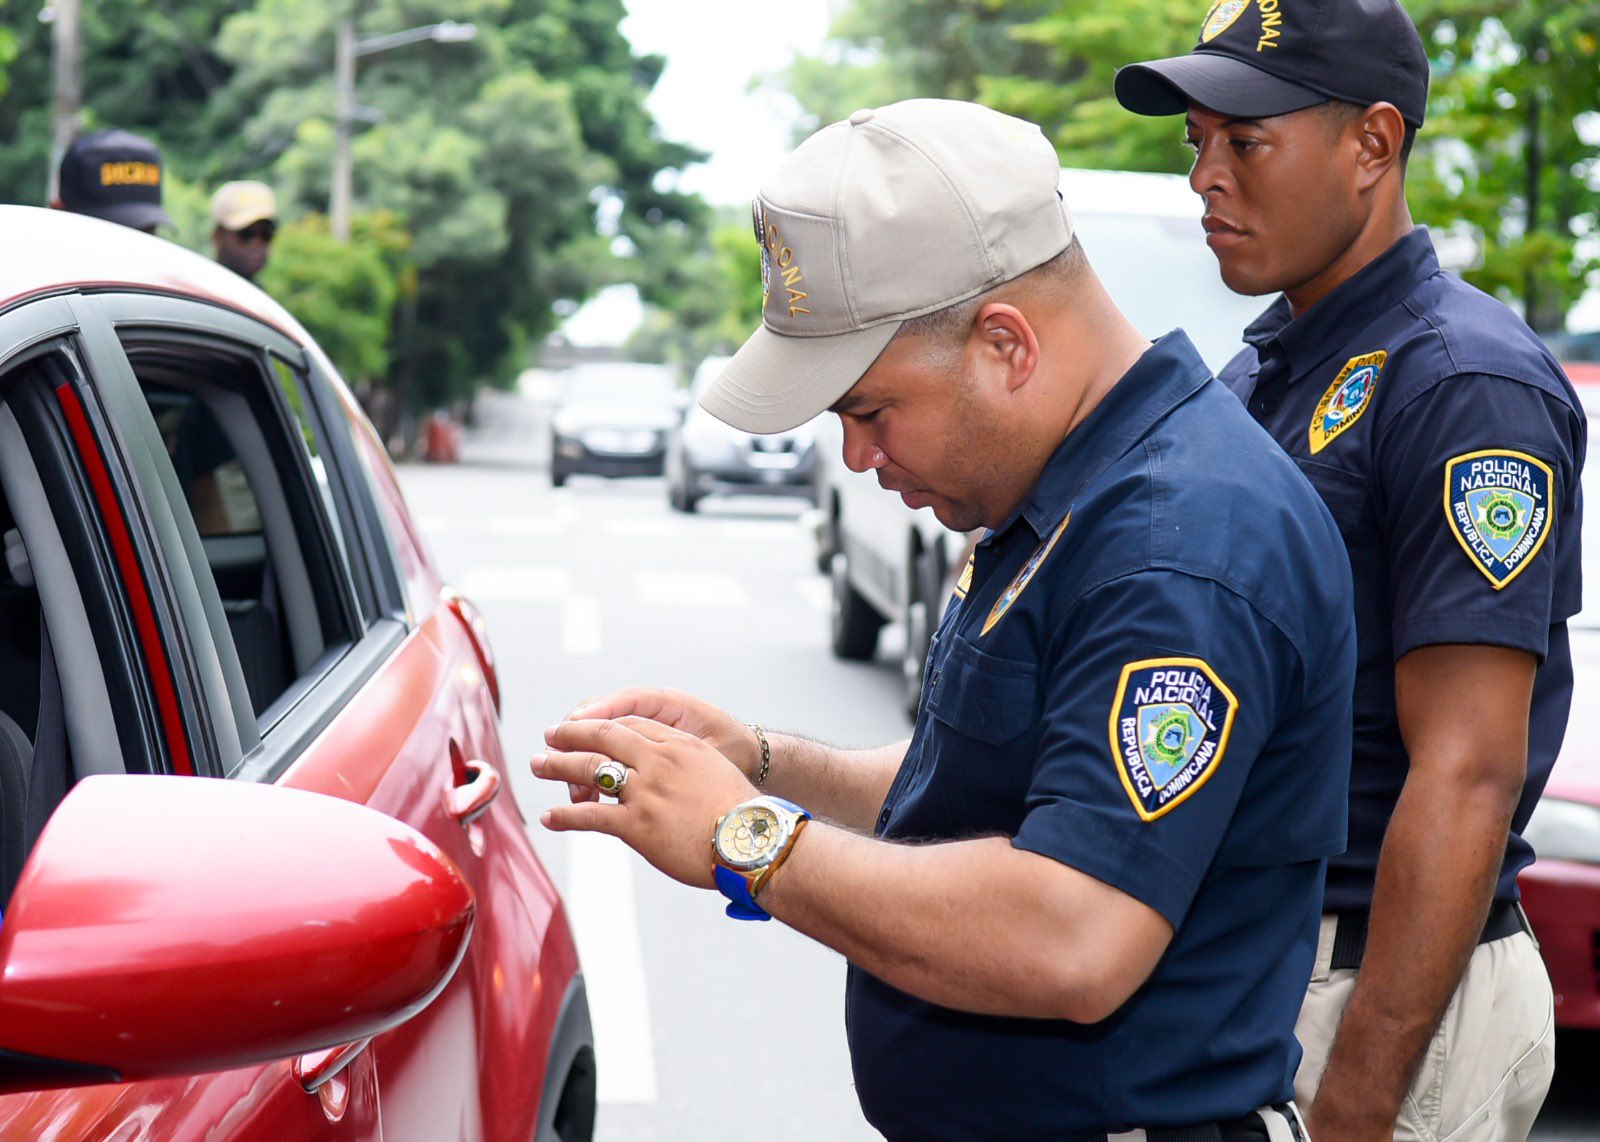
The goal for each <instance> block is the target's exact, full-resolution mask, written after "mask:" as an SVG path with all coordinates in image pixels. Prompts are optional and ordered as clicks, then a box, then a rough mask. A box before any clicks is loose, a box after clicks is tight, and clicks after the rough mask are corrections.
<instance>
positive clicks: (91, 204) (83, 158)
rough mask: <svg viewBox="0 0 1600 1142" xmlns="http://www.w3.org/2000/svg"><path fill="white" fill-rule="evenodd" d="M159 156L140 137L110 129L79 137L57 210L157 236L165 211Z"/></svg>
mask: <svg viewBox="0 0 1600 1142" xmlns="http://www.w3.org/2000/svg"><path fill="white" fill-rule="evenodd" d="M161 179H162V168H161V152H160V151H159V150H157V149H156V145H155V144H154V143H152V142H151V141H150V140H149V139H146V138H144V137H143V136H142V135H135V134H133V133H132V132H131V131H124V130H121V129H120V128H117V127H111V128H108V129H106V130H104V131H91V132H89V133H88V134H86V135H79V136H78V137H77V138H76V139H74V140H73V141H72V145H71V146H69V147H68V148H67V153H66V154H65V155H63V156H62V157H61V170H60V172H59V178H58V180H57V181H58V184H59V190H58V191H57V198H56V200H55V201H54V202H52V203H51V204H50V205H51V206H52V207H53V208H55V209H56V210H70V211H71V212H72V213H74V214H90V215H93V216H94V217H96V218H104V219H105V220H106V221H108V222H118V223H121V224H122V225H123V226H131V227H133V229H135V230H143V231H144V232H145V233H147V234H154V233H155V232H156V227H158V226H171V225H172V219H170V218H168V217H167V212H166V211H165V210H163V209H161Z"/></svg>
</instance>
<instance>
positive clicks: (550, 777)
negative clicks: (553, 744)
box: [529, 749, 607, 793]
mask: <svg viewBox="0 0 1600 1142" xmlns="http://www.w3.org/2000/svg"><path fill="white" fill-rule="evenodd" d="M605 760H607V758H606V756H605V754H601V753H589V752H584V751H580V752H577V753H567V752H564V751H562V750H554V749H553V750H549V751H548V752H546V753H541V754H536V755H534V758H533V760H532V761H531V762H529V768H530V769H532V770H533V775H534V776H535V777H542V778H544V780H546V781H565V782H566V783H567V785H568V786H570V787H574V788H576V787H579V786H583V787H587V788H588V789H589V790H591V791H594V792H596V793H598V789H597V788H596V787H595V783H594V771H595V769H596V768H597V767H598V766H599V765H600V763H601V762H602V761H605Z"/></svg>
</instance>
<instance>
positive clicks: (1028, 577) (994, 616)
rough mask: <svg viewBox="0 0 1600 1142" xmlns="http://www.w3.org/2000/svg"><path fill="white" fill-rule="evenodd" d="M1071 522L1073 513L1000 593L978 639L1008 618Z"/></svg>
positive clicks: (1069, 514)
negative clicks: (1008, 613)
mask: <svg viewBox="0 0 1600 1142" xmlns="http://www.w3.org/2000/svg"><path fill="white" fill-rule="evenodd" d="M1071 522H1072V513H1071V512H1068V513H1067V518H1066V519H1064V520H1062V521H1061V526H1060V527H1058V528H1056V529H1055V531H1054V532H1053V533H1052V534H1051V536H1050V538H1049V539H1047V540H1045V541H1044V542H1043V543H1041V544H1040V545H1039V549H1038V550H1037V551H1035V552H1034V553H1033V554H1032V555H1030V556H1029V557H1028V561H1027V562H1026V563H1024V564H1023V565H1022V570H1021V571H1018V572H1017V577H1016V578H1015V579H1013V580H1011V582H1010V583H1009V584H1008V585H1007V586H1006V589H1005V590H1004V591H1002V592H1001V593H1000V597H999V598H998V599H996V600H995V601H994V606H993V607H991V608H990V610H989V617H988V618H986V619H984V620H983V629H982V630H981V631H979V632H978V637H980V638H982V637H983V636H984V635H986V634H988V633H989V632H990V631H992V630H993V629H994V626H995V624H996V623H998V622H999V621H1000V620H1001V619H1003V618H1005V617H1006V612H1007V611H1009V610H1010V609H1011V604H1012V603H1015V602H1016V601H1017V599H1018V597H1020V596H1021V594H1022V592H1024V591H1026V590H1027V589H1028V584H1029V583H1031V582H1033V577H1034V576H1035V575H1037V574H1038V573H1039V568H1040V567H1042V566H1043V565H1044V561H1045V559H1046V558H1047V557H1048V556H1049V554H1050V552H1052V551H1054V550H1055V546H1056V540H1058V539H1060V538H1061V533H1062V532H1064V531H1066V530H1067V524H1069V523H1071Z"/></svg>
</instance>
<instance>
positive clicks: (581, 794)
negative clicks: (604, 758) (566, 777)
mask: <svg viewBox="0 0 1600 1142" xmlns="http://www.w3.org/2000/svg"><path fill="white" fill-rule="evenodd" d="M567 796H568V797H569V798H571V800H572V801H573V803H575V804H576V803H579V802H583V801H598V800H600V790H598V789H596V788H595V787H594V786H593V785H579V784H578V783H577V782H575V781H569V782H567Z"/></svg>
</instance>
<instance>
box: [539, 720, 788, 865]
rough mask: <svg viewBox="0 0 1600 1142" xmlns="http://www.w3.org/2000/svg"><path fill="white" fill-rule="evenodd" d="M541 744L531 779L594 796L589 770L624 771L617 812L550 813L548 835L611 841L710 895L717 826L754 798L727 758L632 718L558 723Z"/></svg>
mask: <svg viewBox="0 0 1600 1142" xmlns="http://www.w3.org/2000/svg"><path fill="white" fill-rule="evenodd" d="M658 693H659V692H658ZM700 705H701V706H703V707H704V703H700ZM704 708H706V709H710V708H711V707H704ZM545 741H546V742H547V743H548V744H549V746H550V751H549V752H548V753H543V754H539V755H538V756H536V757H535V758H534V759H533V761H532V768H533V772H534V776H536V777H542V778H544V779H546V780H548V781H565V782H567V783H568V785H569V786H582V787H584V788H587V789H594V788H595V784H594V774H595V768H596V767H597V766H598V765H599V764H600V763H601V762H602V761H605V760H606V759H607V758H610V759H612V760H614V761H618V762H621V763H622V764H623V765H625V766H627V767H628V770H629V773H628V781H627V785H626V787H625V788H624V789H623V790H622V795H621V797H620V798H619V799H618V801H617V803H616V804H606V803H603V802H601V801H599V800H598V799H595V800H584V801H581V802H580V803H578V804H575V805H562V806H558V807H556V808H554V809H548V810H546V811H545V813H544V814H543V815H542V816H541V817H540V821H541V822H542V823H543V824H544V826H545V827H546V828H548V829H552V830H554V831H556V832H566V831H569V830H577V831H582V832H594V833H609V834H610V835H612V836H614V837H617V838H619V839H621V840H622V841H623V843H625V844H626V845H627V846H628V847H629V848H631V849H633V850H634V851H635V852H637V853H638V854H639V855H640V856H642V857H644V858H645V860H647V861H649V862H650V863H651V864H653V865H654V866H655V867H656V868H658V869H660V870H661V871H662V872H664V873H666V874H667V875H668V876H670V877H672V878H673V879H674V880H678V881H681V882H682V883H684V884H687V885H690V886H691V887H694V888H714V887H716V885H715V883H714V881H713V880H712V877H711V848H710V844H711V838H712V833H713V830H714V829H715V827H716V823H717V818H718V817H721V816H723V815H724V814H725V813H727V812H728V810H730V809H732V808H733V807H734V806H735V805H737V804H739V803H740V802H741V801H745V800H748V799H749V798H751V797H754V796H755V795H756V790H755V788H754V786H752V785H751V784H750V782H749V780H748V779H746V778H745V776H744V775H743V774H742V773H740V772H739V770H738V768H737V767H736V766H735V765H734V764H733V763H732V762H730V761H729V760H728V759H727V758H726V757H725V756H723V755H722V754H721V753H719V752H718V751H717V750H716V749H715V748H713V747H712V746H711V745H710V744H708V743H707V742H705V741H704V740H702V739H700V738H698V737H696V736H694V735H693V734H690V733H685V732H684V731H682V730H680V729H675V728H673V727H671V726H666V725H662V724H661V723H659V722H655V721H651V720H650V719H648V718H643V717H634V716H627V717H621V718H615V719H610V718H605V719H602V718H587V719H584V720H577V721H568V722H563V723H562V724H561V725H559V726H556V727H554V728H552V729H550V730H547V731H545Z"/></svg>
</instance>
